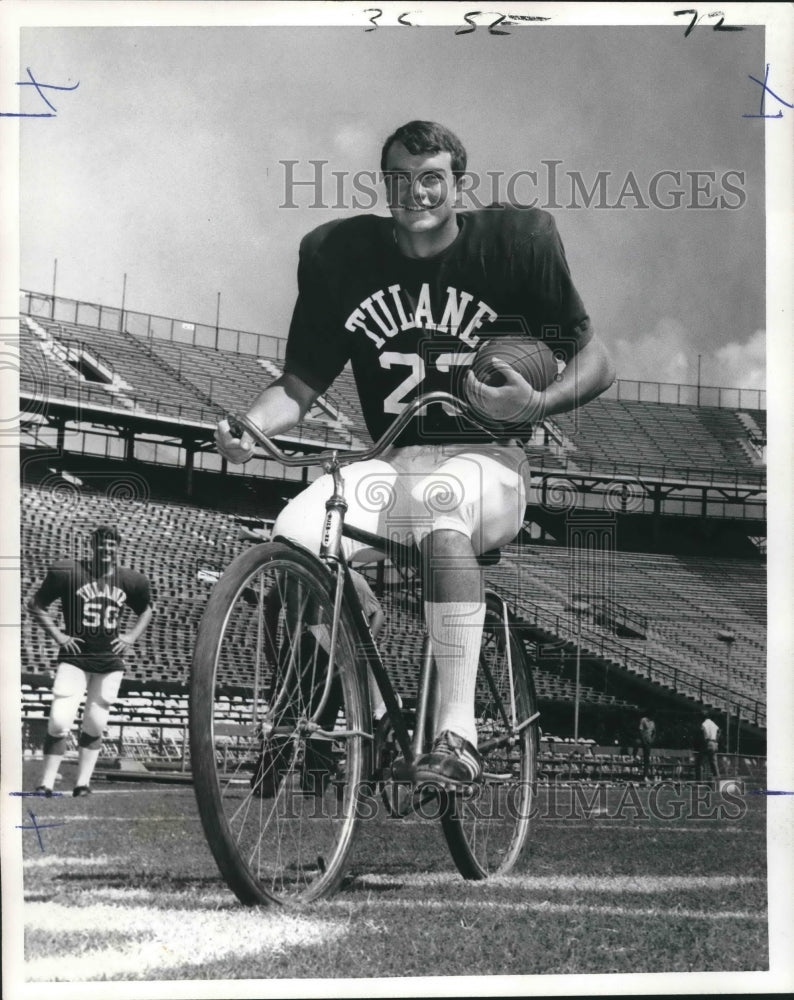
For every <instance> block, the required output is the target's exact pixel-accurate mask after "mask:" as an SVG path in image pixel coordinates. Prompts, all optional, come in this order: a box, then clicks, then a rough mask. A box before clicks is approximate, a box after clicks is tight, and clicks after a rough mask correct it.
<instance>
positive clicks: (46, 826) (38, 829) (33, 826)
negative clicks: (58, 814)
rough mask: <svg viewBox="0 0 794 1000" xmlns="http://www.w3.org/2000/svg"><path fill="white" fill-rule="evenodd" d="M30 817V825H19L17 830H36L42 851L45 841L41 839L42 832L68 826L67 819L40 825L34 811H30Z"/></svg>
mask: <svg viewBox="0 0 794 1000" xmlns="http://www.w3.org/2000/svg"><path fill="white" fill-rule="evenodd" d="M28 816H30V818H31V823H30V825H27V824H25V823H21V824H20V823H18V824H17V830H35V831H36V836H37V837H38V840H39V847H40V848H41V849H42V851H43V850H44V841H43V840H42V839H41V831H42V830H48V829H50V828H51V827H54V826H66V820H65V819H62V820H58V821H57V822H55V823H40V822H39V821H38V820H37V819H36V814H35V813H34V812H33V810H32V809H28Z"/></svg>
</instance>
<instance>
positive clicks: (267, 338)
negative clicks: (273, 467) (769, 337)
mask: <svg viewBox="0 0 794 1000" xmlns="http://www.w3.org/2000/svg"><path fill="white" fill-rule="evenodd" d="M20 312H21V313H27V314H29V315H31V316H45V317H48V318H49V319H56V320H58V319H60V320H62V321H63V322H68V323H78V324H82V325H84V326H90V327H93V328H95V329H106V330H115V331H117V332H124V331H126V332H127V333H132V334H134V335H135V336H137V337H143V338H145V339H149V340H151V339H155V340H168V341H171V342H172V343H175V344H186V345H194V346H197V347H210V348H213V349H217V350H223V351H232V352H234V353H236V354H256V355H259V356H260V357H266V358H271V359H273V360H275V361H280V360H283V358H284V351H285V348H286V339H285V338H282V337H274V336H271V335H268V334H264V333H253V332H252V331H247V330H234V329H230V328H229V327H224V326H214V325H212V324H208V323H198V322H195V321H192V320H183V319H174V318H171V317H167V316H158V315H156V314H155V313H145V312H137V311H135V310H132V309H121V308H119V307H117V306H103V305H98V304H96V303H92V302H81V301H79V300H77V299H67V298H62V297H61V296H53V295H47V294H44V293H42V292H31V291H25V290H22V291H21V292H20ZM600 398H601V399H616V400H627V401H635V402H649V403H674V404H677V405H688V406H716V407H720V408H723V409H732V410H741V409H748V410H765V409H766V392H765V390H763V389H734V388H724V387H720V386H703V385H701V386H698V385H682V384H678V383H674V382H644V381H636V380H632V379H618V380H617V381H616V382H615V383H614V384H613V385H612V386H611V387H610V388H609V389H607V390H606V392H605V393H603V395H602V396H601V397H600Z"/></svg>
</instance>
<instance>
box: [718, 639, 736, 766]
mask: <svg viewBox="0 0 794 1000" xmlns="http://www.w3.org/2000/svg"><path fill="white" fill-rule="evenodd" d="M717 639H718V640H719V641H720V642H724V643H725V645H726V647H727V652H726V654H725V673H726V674H727V683H728V711H727V712H726V713H725V749H726V750H727V752H728V753H730V752H731V711H732V710H733V683H732V680H731V651H732V650H733V644H734V643H735V642H736V633H735V632H731V631H730V630H729V629H720V630H719V632H718V633H717Z"/></svg>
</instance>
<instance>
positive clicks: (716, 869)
mask: <svg viewBox="0 0 794 1000" xmlns="http://www.w3.org/2000/svg"><path fill="white" fill-rule="evenodd" d="M25 779H26V785H25V787H27V788H30V787H32V785H33V784H35V772H34V770H33V765H32V764H30V763H28V764H26V768H25ZM71 783H72V775H71V773H70V768H68V767H64V781H63V787H64V794H63V795H62V796H56V797H53V798H52V799H48V800H47V799H43V798H38V797H36V798H23V799H21V803H22V816H23V817H25V818H27V820H28V822H26V823H25V825H26V826H27V827H29V828H28V829H25V830H24V831H23V834H22V837H23V851H24V895H25V905H24V923H25V960H26V967H25V972H26V976H27V978H28V979H29V980H30V981H35V982H48V981H82V980H89V981H90V980H193V979H195V980H204V981H207V980H215V979H238V980H239V979H273V978H276V979H278V978H305V977H311V978H315V977H318V978H333V979H336V978H348V977H353V978H357V977H387V976H396V977H409V976H427V975H433V976H486V975H487V976H494V975H497V976H505V975H530V974H538V973H550V974H566V973H577V974H583V973H590V974H592V973H638V972H692V971H702V972H705V971H731V970H764V969H766V968H767V967H768V944H767V900H766V837H765V815H766V800H765V797H764V796H763V795H755V794H752V793H751V792H752V790H749V791H747V790H746V794H744V795H743V796H741V797H738V798H737V797H734V798H733V799H731V800H725V799H724V798H723V797H721V796H716V795H714V796H712V795H711V793H706V792H705V791H704V790H701V791H700V792H699V793H698V795H697V796H694V797H693V795H692V793H691V788H686V787H685V788H683V789H676V788H674V787H673V786H670V787H668V788H665V789H662V792H663V794H661V795H659V794H658V790H657V791H656V792H654V791H653V790H648V789H645V788H635V787H632V788H630V789H627V788H625V787H624V788H619V787H616V788H610V789H603V791H602V792H598V793H597V790H596V789H595V788H590V789H588V790H587V791H586V796H585V797H584V798H581V797H580V798H578V799H577V798H573V797H572V796H573V792H572V789H571V788H568V789H559V790H557V792H556V794H555V796H554V799H553V800H550V799H549V792H548V790H546V791H545V792H541V794H540V795H539V799H538V806H539V809H538V812H539V815H538V817H537V818H536V819H535V820H534V824H533V833H532V839H531V843H530V848H529V850H528V851H527V854H526V856H525V858H524V859H523V860H522V862H521V865H520V867H519V869H518V870H517V871H516V872H515V873H514V874H513V875H511V876H509V877H506V878H504V879H498V880H496V879H494V880H490V881H487V882H480V883H472V882H465V881H464V880H462V879H461V878H460V876H459V875H458V874H457V873H456V871H455V869H454V867H453V864H452V861H451V858H450V856H449V853H448V850H447V847H446V844H445V842H444V840H443V837H442V835H441V831H440V826H439V824H438V823H435V822H431V821H429V820H422V819H418V818H414V817H410V818H407V819H402V820H398V819H390V818H388V817H386V816H385V815H382V814H380V813H379V814H378V816H377V817H376V818H374V819H372V820H368V821H367V822H364V823H363V824H362V826H361V836H360V838H359V841H358V843H357V847H356V849H355V852H354V856H353V859H352V865H351V871H350V878H349V879H348V881H347V884H346V886H345V888H344V889H343V890H342V891H341V892H339V893H338V894H337V895H336V896H334V897H333V898H332V899H330V900H327V901H323V902H320V903H316V904H314V905H312V906H311V907H307V908H306V909H304V910H300V911H296V910H292V911H286V910H284V909H246V908H244V907H242V906H241V905H240V904H238V902H237V901H236V899H235V897H234V896H233V895H232V893H231V892H230V891H229V890H228V889H227V888H226V886H225V884H224V883H223V882H222V881H221V879H220V877H219V875H218V872H217V869H216V867H215V864H214V861H213V859H212V857H211V855H210V852H209V850H208V848H207V846H206V843H205V841H204V837H203V834H202V831H201V828H200V824H199V819H198V815H197V811H196V806H195V801H194V796H193V791H192V788H191V787H190V786H187V785H157V784H152V783H146V784H144V783H137V782H136V783H131V782H123V783H122V782H120V781H118V782H111V781H104V780H99V781H97V782H96V783H95V793H94V795H93V796H92V797H91V798H89V799H86V798H80V799H74V798H72V796H71ZM598 794H600V795H601V796H602V797H601V798H600V799H598V800H597V801H596V798H594V796H596V797H597V795H598ZM588 803H590V806H591V807H592V808H588ZM676 803H680V804H679V805H676ZM29 811H31V812H32V813H33V814H34V815H35V816H36V823H37V824H38V826H39V829H38V830H36V829H34V828H33V823H32V820H31V819H30V813H29ZM654 812H656V813H657V815H653V813H654ZM660 813H662V814H663V815H659V814H660ZM45 824H47V825H45ZM50 824H51V825H50ZM39 838H41V839H40V841H39Z"/></svg>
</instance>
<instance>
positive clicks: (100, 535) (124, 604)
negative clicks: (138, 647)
mask: <svg viewBox="0 0 794 1000" xmlns="http://www.w3.org/2000/svg"><path fill="white" fill-rule="evenodd" d="M120 543H121V536H120V535H119V532H118V531H117V530H116V528H114V527H108V526H106V525H103V526H101V527H98V528H96V529H95V530H94V531H93V532H92V533H91V555H90V558H89V559H85V560H82V559H81V560H73V559H66V560H62V561H59V562H56V563H54V564H53V565H52V566H51V567H50V568H49V570H48V571H47V574H46V576H45V578H44V581H43V582H42V584H41V586H40V587H39V588H38V590H37V591H36V593H35V594H34V595H33V596H32V597H31V598H30V600H29V601H28V604H27V607H28V610H29V611H30V613H31V614H32V615H33V617H34V618H35V620H36V621H37V622H38V624H39V625H41V627H42V628H43V629H45V631H46V632H47V633H48V634H49V635H50V637H51V638H52V639H53V641H54V642H55V643H57V646H58V660H57V666H56V671H55V681H54V683H53V688H52V696H53V697H52V706H51V708H50V715H49V719H48V721H47V736H46V738H45V741H44V767H43V770H42V774H41V780H40V782H39V784H38V786H37V788H36V791H37V792H40V793H42V794H43V795H45V796H47V797H49V796H51V795H52V793H53V787H54V785H55V779H56V777H57V775H58V770H59V768H60V766H61V761H62V760H63V755H64V752H65V750H66V740H67V737H68V735H69V731H70V730H71V728H72V725H73V724H74V720H75V717H76V716H77V710H78V708H79V707H80V702H81V701H82V699H83V695H85V696H86V701H85V708H84V711H83V721H82V725H81V730H80V737H79V740H78V745H79V747H80V752H79V757H78V762H77V778H76V780H75V787H74V790H73V792H72V795H75V796H79V795H88V794H90V792H91V777H92V775H93V773H94V768H95V766H96V762H97V759H98V757H99V749H100V746H101V744H102V733H103V730H104V728H105V726H106V724H107V720H108V716H109V714H110V709H111V708H112V707H113V704H114V702H115V701H116V698H117V697H118V693H119V687H120V685H121V679H122V677H123V676H124V659H123V657H124V655H125V653H127V652H129V650H130V649H132V647H133V646H134V645H135V643H136V642H137V641H138V639H140V637H141V636H142V635H143V633H144V632H145V630H146V628H147V627H148V625H149V622H150V621H151V620H152V615H153V613H154V612H153V608H152V599H151V588H150V586H149V581H148V580H147V578H146V577H145V576H144V575H143V574H142V573H138V572H136V571H135V570H132V569H127V568H126V567H125V566H120V565H119V564H118V550H119V545H120ZM57 600H60V602H61V611H62V613H63V628H60V627H59V626H58V625H57V624H56V622H55V620H54V619H53V617H52V615H51V614H50V613H49V611H48V608H49V607H50V605H51V604H53V603H54V602H55V601H57ZM125 608H129V609H130V610H131V611H132V612H133V613H134V614H136V615H137V616H138V617H137V620H136V621H135V623H134V625H133V626H132V628H130V629H129V630H128V631H125V632H120V631H119V624H120V620H121V617H122V615H123V614H124V611H125Z"/></svg>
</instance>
